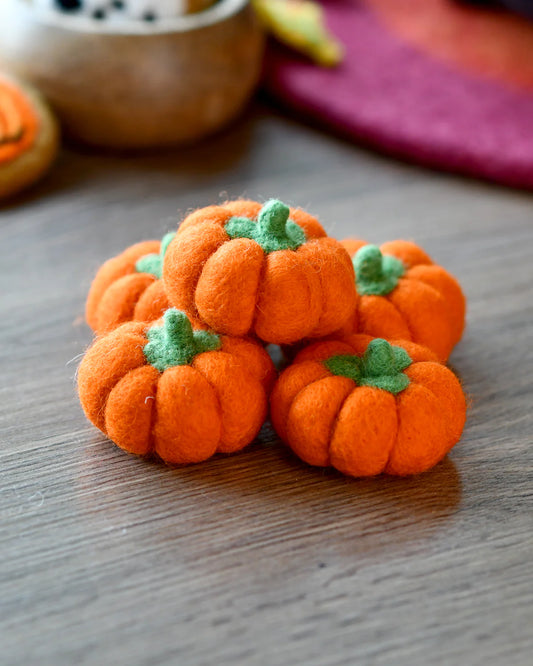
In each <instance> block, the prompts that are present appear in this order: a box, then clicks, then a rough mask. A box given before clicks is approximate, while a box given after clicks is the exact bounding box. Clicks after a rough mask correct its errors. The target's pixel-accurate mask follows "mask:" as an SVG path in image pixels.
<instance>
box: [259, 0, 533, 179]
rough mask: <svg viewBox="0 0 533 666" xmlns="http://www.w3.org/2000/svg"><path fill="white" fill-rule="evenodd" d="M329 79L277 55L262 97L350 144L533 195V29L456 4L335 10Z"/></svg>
mask: <svg viewBox="0 0 533 666" xmlns="http://www.w3.org/2000/svg"><path fill="white" fill-rule="evenodd" d="M324 10H325V15H326V22H327V24H328V27H329V29H330V30H331V31H332V32H333V34H335V35H336V38H337V39H339V40H340V41H341V42H342V43H343V44H344V47H345V58H344V60H343V62H342V63H341V64H340V65H339V67H337V68H336V69H331V70H325V69H319V68H317V67H314V66H313V65H312V64H310V63H308V62H306V61H304V60H302V59H301V58H297V57H294V55H293V54H291V53H290V52H289V51H287V50H286V49H282V48H278V47H276V46H273V47H272V48H271V49H270V51H269V53H268V56H267V59H266V72H265V79H264V85H265V88H266V90H267V91H268V92H269V94H270V95H271V98H273V99H275V100H277V101H278V102H279V103H281V104H282V105H283V106H284V107H285V108H289V109H291V110H292V112H293V113H295V114H297V115H298V116H299V117H305V118H307V119H311V120H313V121H314V122H317V123H320V124H322V125H324V126H326V127H329V128H331V129H332V130H334V131H335V132H337V133H339V134H341V135H342V136H344V137H348V138H351V139H353V140H356V141H359V142H363V143H365V144H367V145H369V146H373V147H375V148H377V149H379V150H382V151H384V152H386V153H389V154H392V155H395V156H397V157H401V158H404V159H407V160H411V161H415V162H418V163H421V164H424V165H427V166H430V167H433V168H439V169H446V170H450V171H455V172H460V173H464V174H468V175H473V176H477V177H482V178H487V179H489V180H493V181H497V182H501V183H505V184H507V185H513V186H518V187H527V188H531V187H533V124H532V119H533V24H531V23H530V22H529V21H528V20H526V19H524V18H522V17H520V16H518V15H514V14H511V13H509V12H506V11H503V10H501V11H498V10H495V9H493V8H491V9H486V8H480V7H479V6H475V5H471V4H467V3H459V2H457V1H456V0H402V2H398V0H359V1H357V2H346V0H327V2H324Z"/></svg>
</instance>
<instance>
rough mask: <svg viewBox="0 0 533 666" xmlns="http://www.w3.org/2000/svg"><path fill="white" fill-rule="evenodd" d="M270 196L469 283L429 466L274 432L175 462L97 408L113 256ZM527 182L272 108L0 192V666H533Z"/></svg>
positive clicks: (531, 218) (79, 156) (532, 268)
mask: <svg viewBox="0 0 533 666" xmlns="http://www.w3.org/2000/svg"><path fill="white" fill-rule="evenodd" d="M243 195H244V196H248V197H258V198H261V199H266V198H268V197H271V196H276V197H279V198H282V199H284V200H286V201H289V202H291V203H295V204H298V205H301V206H303V207H307V208H308V209H309V210H310V211H312V212H314V213H316V214H317V215H318V216H319V217H320V218H321V220H322V221H323V223H324V224H325V226H326V228H327V229H328V230H329V231H330V232H331V233H332V234H333V235H336V236H337V237H339V238H341V237H345V236H349V235H352V236H361V237H363V238H366V239H369V240H372V241H384V240H385V239H391V238H397V237H407V238H412V239H415V240H417V241H419V242H420V243H421V244H422V245H423V246H424V247H426V249H427V250H428V251H429V252H430V254H432V255H433V257H434V258H435V259H436V260H437V261H438V262H439V263H442V264H443V265H444V266H446V267H447V268H449V269H450V270H451V271H452V272H453V273H455V274H456V275H457V276H458V278H459V279H460V280H461V282H462V284H463V286H464V288H465V291H466V293H467V296H468V299H469V309H468V327H467V332H466V335H465V337H464V339H463V341H462V342H461V343H460V344H459V345H458V347H457V348H456V350H455V352H454V354H453V356H452V359H451V363H452V365H453V367H454V369H455V370H456V371H457V372H458V373H459V375H460V377H461V379H462V381H463V383H464V387H465V389H466V391H467V392H468V394H469V396H470V402H471V407H470V413H469V419H468V422H467V426H466V430H465V432H464V436H463V439H462V441H461V442H460V443H459V445H458V446H457V447H456V448H455V449H454V450H453V452H452V454H451V455H450V456H449V457H448V458H447V459H446V460H444V461H443V462H442V463H441V464H440V465H438V466H437V467H436V468H435V469H434V470H432V471H431V472H428V473H426V474H424V475H422V476H420V477H418V478H411V479H393V478H386V477H382V478H376V479H372V480H363V481H362V480H354V479H347V478H343V477H342V476H341V475H339V474H337V473H335V472H330V471H323V470H320V469H313V468H310V467H307V466H306V465H305V464H303V463H301V462H299V461H298V460H297V459H295V458H294V457H293V456H292V455H291V454H290V453H289V452H288V451H287V450H285V449H284V448H283V447H282V445H280V444H279V442H278V441H277V439H276V436H275V435H274V434H273V432H272V430H271V429H270V427H269V426H265V428H264V429H263V431H262V433H261V436H260V438H259V441H258V442H257V443H255V444H253V445H252V446H251V447H250V448H249V449H247V450H245V451H244V452H242V453H240V454H238V455H235V456H233V457H229V458H222V457H219V458H216V459H214V460H212V461H209V462H207V463H204V464H200V465H196V466H192V467H188V468H182V469H171V468H167V467H165V466H163V465H160V464H156V463H147V462H144V461H142V460H139V459H136V458H134V457H131V456H128V455H127V454H125V453H123V452H121V451H120V450H118V449H117V448H115V447H114V446H113V445H112V444H111V443H110V442H108V441H106V440H105V439H104V438H103V437H102V436H101V435H100V434H99V433H98V432H97V431H96V430H95V429H94V428H93V427H92V426H90V425H89V424H88V423H87V422H86V420H85V418H84V416H83V413H82V411H81V408H80V407H79V404H78V402H77V398H76V394H75V387H74V380H75V373H76V367H77V364H78V362H79V357H80V354H81V353H82V352H83V350H84V348H85V347H86V346H87V345H88V344H89V342H90V340H91V334H90V331H89V329H88V328H87V326H86V325H85V324H84V322H83V319H82V316H83V306H84V297H85V294H86V291H87V288H88V286H89V283H90V280H91V276H92V275H93V273H94V271H95V270H96V268H97V267H98V265H99V264H100V263H101V262H103V261H104V260H105V259H107V258H108V257H109V256H111V255H113V254H116V253H118V252H119V251H121V250H122V249H123V248H124V247H125V246H126V245H128V244H130V243H132V242H134V241H139V240H141V239H143V238H151V237H155V238H157V237H160V236H161V235H162V234H163V233H164V232H166V231H167V230H169V229H172V228H174V227H175V226H176V223H177V221H178V220H179V219H180V217H181V216H182V215H183V214H184V213H185V212H186V211H187V210H188V209H190V208H192V207H197V206H204V205H207V204H210V203H216V202H219V201H221V200H223V199H225V198H227V197H229V198H233V197H238V196H243ZM532 204H533V202H532V199H531V196H530V195H529V194H527V193H524V192H518V191H512V190H507V189H503V188H499V187H497V186H492V185H489V184H485V183H482V182H477V181H474V180H472V181H469V180H463V179H459V178H455V177H453V176H449V175H445V174H440V173H435V172H431V171H426V170H423V169H420V168H418V167H415V166H410V165H407V164H403V163H399V162H395V161H393V160H388V159H387V158H384V157H381V156H379V155H376V154H373V153H371V152H367V151H365V150H364V149H361V148H358V147H355V146H353V145H350V144H347V143H345V142H342V141H341V140H339V139H336V138H334V137H331V136H328V135H327V134H323V133H321V132H319V131H317V130H315V129H312V128H309V127H305V126H301V125H299V124H297V123H296V122H294V121H292V120H288V119H286V118H284V117H282V116H280V115H277V114H276V113H275V112H272V111H269V110H268V109H266V108H264V107H262V106H257V107H256V108H255V109H252V110H251V111H250V112H249V113H248V115H247V116H246V117H245V118H244V120H243V121H242V123H241V124H239V126H236V127H234V128H232V129H230V130H229V131H228V132H226V133H224V134H223V135H220V136H218V137H216V138H215V139H214V140H212V141H210V142H207V143H205V144H203V145H201V146H199V147H196V148H191V149H187V150H185V151H182V152H181V153H177V154H176V153H174V154H163V155H152V156H142V157H135V158H133V157H117V156H114V157H110V156H101V155H100V156H99V155H96V154H91V153H82V152H75V151H70V150H68V151H65V152H64V153H63V154H62V155H61V157H60V160H59V163H58V164H57V166H56V168H55V170H54V171H53V172H52V173H51V174H50V176H49V177H48V178H47V179H46V180H45V181H44V182H43V183H42V184H40V185H38V186H37V188H36V189H34V190H33V191H32V192H31V193H29V194H28V195H26V196H25V197H23V198H20V199H18V200H17V201H15V202H13V203H12V204H10V205H9V206H8V207H4V208H3V209H1V211H0V247H1V248H2V263H1V269H0V270H1V273H2V281H1V284H2V289H1V292H0V299H1V308H0V315H1V326H0V330H1V340H0V356H1V360H0V367H1V374H2V385H1V448H0V460H1V462H0V479H1V481H0V517H1V520H0V533H1V534H0V560H1V564H0V578H1V584H0V607H1V621H0V663H1V664H2V665H3V666H4V665H5V664H10V665H11V664H16V665H17V666H18V665H23V666H26V665H32V664H40V665H41V664H53V665H54V666H60V665H63V664H76V665H77V664H95V665H98V666H102V665H103V666H107V665H110V664H128V666H137V665H141V664H142V665H148V664H177V665H178V666H188V665H194V666H197V665H212V664H217V666H226V665H227V666H230V665H232V666H233V665H236V664H239V665H240V664H245V665H256V664H261V665H266V666H278V665H279V666H282V665H283V666H286V665H292V664H302V665H305V666H318V665H325V664H327V665H332V666H333V665H340V664H346V665H350V666H353V665H355V664H372V665H374V664H376V665H378V664H394V665H395V666H396V665H399V666H402V665H404V664H409V665H412V664H421V665H427V664H459V663H460V664H466V665H467V666H475V665H477V664H483V665H484V666H486V665H487V664H498V665H499V664H505V665H506V666H507V665H512V666H515V665H517V664H530V663H531V661H530V658H531V650H532V649H533V584H532V583H533V564H532V562H533V539H532V533H533V506H532V503H531V480H532V467H533V466H532V448H533V419H532V411H533V409H532V407H533V405H532V398H533V328H532V326H533V309H532V308H533V289H532V284H533V260H532V247H533V205H532Z"/></svg>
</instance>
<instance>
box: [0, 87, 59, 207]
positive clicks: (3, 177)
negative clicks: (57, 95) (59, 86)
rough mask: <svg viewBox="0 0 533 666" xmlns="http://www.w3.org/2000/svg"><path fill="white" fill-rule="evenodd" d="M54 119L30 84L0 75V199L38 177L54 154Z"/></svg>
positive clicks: (56, 130) (55, 131) (55, 147)
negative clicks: (23, 83)
mask: <svg viewBox="0 0 533 666" xmlns="http://www.w3.org/2000/svg"><path fill="white" fill-rule="evenodd" d="M58 141H59V139H58V127H57V123H56V121H55V119H54V117H53V115H52V113H51V111H50V110H49V109H48V107H47V106H46V104H45V103H44V101H43V100H42V99H41V97H40V96H39V95H38V94H37V93H36V92H35V91H34V90H32V89H31V88H29V87H28V86H26V85H22V84H21V83H20V82H15V81H14V80H13V79H10V78H7V77H4V76H2V75H0V199H2V198H3V197H7V196H11V195H13V194H15V193H17V192H19V191H20V190H22V189H24V188H25V187H27V186H29V185H31V184H32V183H34V182H35V181H36V180H38V179H39V178H40V177H41V176H42V175H43V174H44V173H45V172H46V171H47V170H48V168H49V166H50V164H51V163H52V161H53V160H54V158H55V156H56V154H57V148H58Z"/></svg>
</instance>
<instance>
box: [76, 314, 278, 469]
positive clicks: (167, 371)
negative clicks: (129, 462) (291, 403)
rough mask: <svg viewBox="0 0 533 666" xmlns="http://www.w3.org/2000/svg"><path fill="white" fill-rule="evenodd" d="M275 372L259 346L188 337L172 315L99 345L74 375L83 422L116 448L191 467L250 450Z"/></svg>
mask: <svg viewBox="0 0 533 666" xmlns="http://www.w3.org/2000/svg"><path fill="white" fill-rule="evenodd" d="M274 378H275V370H274V366H273V364H272V361H271V360H270V357H269V356H268V354H267V353H266V352H265V351H264V349H263V348H262V347H261V345H259V344H257V343H255V342H253V341H251V340H245V339H239V338H230V337H225V336H219V335H216V334H214V333H210V332H208V331H204V330H194V329H193V328H192V326H191V324H190V321H189V320H188V318H187V316H186V315H185V314H184V313H183V312H180V311H178V310H176V309H174V308H171V309H169V310H167V311H166V312H165V314H164V316H163V318H162V319H161V320H159V321H157V322H155V323H145V322H128V323H126V324H123V325H122V326H120V327H118V328H117V329H115V330H114V331H111V332H110V333H108V334H107V335H105V336H102V337H100V338H97V340H96V342H95V343H94V344H93V345H92V347H90V348H89V350H88V351H87V353H86V355H85V357H84V358H83V360H82V362H81V365H80V367H79V371H78V391H79V396H80V401H81V404H82V407H83V409H84V411H85V414H86V416H87V418H88V419H89V420H90V421H91V422H92V423H93V424H94V425H95V426H96V427H97V428H99V429H100V430H101V431H102V432H103V433H105V434H106V435H107V436H108V437H109V438H110V439H111V440H113V441H114V442H115V444H117V445H118V446H120V447H121V448H122V449H125V450H126V451H129V452H130V453H136V454H139V455H149V454H156V455H158V456H159V457H160V458H162V459H163V460H164V461H166V462H168V463H176V464H178V463H193V462H199V461H201V460H205V459H207V458H209V457H211V456H212V455H213V454H215V453H217V452H223V453H232V452H234V451H238V450H239V449H242V448H243V447H244V446H246V445H247V444H249V443H250V442H251V441H252V440H253V439H254V437H255V436H256V435H257V433H258V431H259V429H260V428H261V426H262V424H263V421H264V419H265V416H266V412H267V394H268V393H269V391H270V389H271V386H272V383H273V381H274Z"/></svg>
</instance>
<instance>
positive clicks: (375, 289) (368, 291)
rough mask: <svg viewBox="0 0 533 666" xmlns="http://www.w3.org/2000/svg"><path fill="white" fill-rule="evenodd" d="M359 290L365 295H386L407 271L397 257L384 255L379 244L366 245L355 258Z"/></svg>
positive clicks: (354, 263)
mask: <svg viewBox="0 0 533 666" xmlns="http://www.w3.org/2000/svg"><path fill="white" fill-rule="evenodd" d="M353 265H354V269H355V280H356V283H357V291H358V292H359V293H360V294H361V295H364V296H369V295H375V296H386V295H387V294H389V293H390V292H391V291H392V290H393V289H394V288H395V287H396V286H397V284H398V280H399V278H400V277H401V276H402V275H403V274H404V273H405V266H404V265H403V263H402V262H401V261H400V260H399V259H397V258H396V257H392V256H390V255H383V254H382V253H381V250H380V249H379V247H378V246H377V245H364V246H363V247H362V248H361V249H360V250H358V251H357V252H356V254H355V256H354V258H353Z"/></svg>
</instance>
